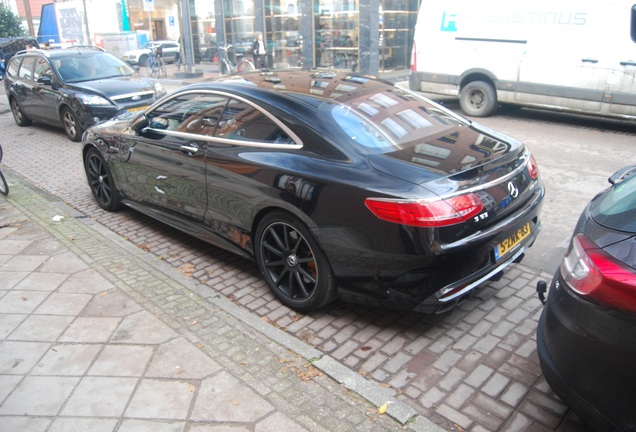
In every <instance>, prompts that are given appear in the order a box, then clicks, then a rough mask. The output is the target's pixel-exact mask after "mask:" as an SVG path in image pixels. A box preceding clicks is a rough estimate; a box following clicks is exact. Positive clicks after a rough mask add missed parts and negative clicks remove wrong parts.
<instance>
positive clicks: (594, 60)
mask: <svg viewBox="0 0 636 432" xmlns="http://www.w3.org/2000/svg"><path fill="white" fill-rule="evenodd" d="M581 61H582V62H583V63H594V64H596V63H598V60H596V59H591V58H584V59H581Z"/></svg>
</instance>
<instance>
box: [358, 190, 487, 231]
mask: <svg viewBox="0 0 636 432" xmlns="http://www.w3.org/2000/svg"><path fill="white" fill-rule="evenodd" d="M365 204H366V205H367V207H368V208H369V210H371V211H372V212H373V214H374V215H376V216H377V217H378V218H380V219H382V220H385V221H388V222H394V223H399V224H403V225H410V226H417V227H443V226H448V225H454V224H457V223H460V222H464V221H466V220H468V219H470V218H471V217H473V216H475V215H476V214H478V213H479V212H481V211H482V210H483V208H484V204H483V203H482V202H481V200H480V199H479V197H477V195H475V194H472V193H470V194H466V195H459V196H456V197H451V198H446V199H437V200H433V201H399V200H388V199H381V198H367V199H366V200H365Z"/></svg>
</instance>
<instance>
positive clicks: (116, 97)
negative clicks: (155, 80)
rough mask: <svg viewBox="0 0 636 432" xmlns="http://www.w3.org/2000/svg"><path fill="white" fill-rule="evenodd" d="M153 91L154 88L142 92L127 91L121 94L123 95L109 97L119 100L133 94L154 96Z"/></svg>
mask: <svg viewBox="0 0 636 432" xmlns="http://www.w3.org/2000/svg"><path fill="white" fill-rule="evenodd" d="M154 94H155V92H154V90H149V91H144V92H136V93H128V94H123V95H117V96H113V97H111V99H112V100H115V101H116V100H120V99H127V98H130V97H133V96H145V95H151V96H154Z"/></svg>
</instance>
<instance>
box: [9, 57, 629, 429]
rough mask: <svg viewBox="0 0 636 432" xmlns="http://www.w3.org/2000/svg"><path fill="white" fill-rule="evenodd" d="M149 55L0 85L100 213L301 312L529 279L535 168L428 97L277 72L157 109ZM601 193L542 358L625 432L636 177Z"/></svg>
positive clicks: (409, 302)
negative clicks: (224, 257)
mask: <svg viewBox="0 0 636 432" xmlns="http://www.w3.org/2000/svg"><path fill="white" fill-rule="evenodd" d="M145 49H152V47H145V48H144V50H145ZM177 50H178V48H177ZM168 53H170V51H167V47H165V49H164V50H163V56H164V58H166V56H167V55H169V54H168ZM146 54H147V53H146V52H145V51H143V50H139V51H138V52H136V53H128V54H127V55H125V56H124V58H125V60H126V62H127V63H128V64H127V63H126V62H123V61H121V60H119V59H117V58H116V57H114V56H113V55H111V54H109V53H107V52H104V51H103V50H101V49H96V48H87V47H75V48H69V49H60V50H53V51H41V50H29V51H23V52H20V53H17V54H16V55H14V56H13V58H12V59H11V61H10V62H9V63H8V65H7V78H6V80H5V88H6V93H7V97H8V99H9V103H10V105H11V110H12V113H13V116H14V119H15V122H16V123H17V124H18V125H19V126H27V125H29V124H30V123H31V122H32V121H34V120H35V121H40V122H43V123H47V124H53V125H58V126H62V127H63V128H64V130H65V132H66V133H67V135H68V136H69V138H71V139H72V140H74V141H79V140H82V141H83V158H84V166H85V171H86V176H87V181H88V185H89V187H90V190H91V192H92V194H93V196H94V198H95V200H96V202H97V203H98V205H99V206H101V207H102V208H103V209H105V210H107V211H116V210H118V209H119V208H121V207H122V206H124V205H125V206H128V207H131V208H134V209H136V210H138V211H140V212H143V213H145V214H148V215H150V216H152V217H154V218H156V219H158V220H161V221H163V222H164V223H166V224H169V225H171V226H174V227H176V228H178V229H181V230H183V231H185V232H187V233H189V234H191V235H193V236H196V237H198V238H201V239H203V240H205V241H207V242H209V243H211V244H214V245H217V246H219V247H222V248H225V249H227V250H229V251H231V252H234V253H236V254H239V255H241V256H244V257H247V258H249V259H252V260H254V261H255V262H256V265H257V266H258V268H259V269H260V271H261V273H262V275H263V278H264V280H265V282H266V283H267V285H268V286H269V287H270V288H271V290H272V291H273V292H274V293H275V294H276V296H277V297H278V298H279V299H280V301H281V302H283V303H284V304H286V305H287V306H289V307H291V308H294V309H296V310H298V311H302V312H307V311H313V310H316V309H318V308H320V307H323V306H325V305H327V304H328V303H330V302H331V301H332V300H334V299H335V298H338V297H339V298H341V299H344V300H347V301H352V302H358V303H364V304H369V305H374V306H379V307H390V308H396V309H406V310H414V311H421V312H433V313H441V312H445V311H447V310H450V309H452V307H453V306H454V305H455V304H457V303H458V302H460V301H461V299H462V298H463V297H465V296H467V295H470V294H471V292H472V291H473V290H474V289H475V288H477V287H479V286H480V285H481V284H483V283H484V282H486V281H488V280H491V279H493V278H497V277H498V276H499V275H500V273H501V272H502V271H503V270H504V269H505V268H506V267H507V266H509V265H510V264H512V263H516V262H519V261H521V259H522V258H523V256H524V254H525V252H526V251H527V249H528V248H529V247H530V246H531V245H532V243H533V242H534V240H535V239H536V237H537V235H538V234H539V232H540V230H541V220H540V212H541V206H542V200H543V197H544V194H545V190H544V187H543V185H542V183H541V181H540V177H539V170H538V167H537V163H536V161H535V160H534V158H533V156H532V154H531V152H530V150H529V149H528V148H527V147H526V146H525V145H524V144H523V143H521V142H519V141H517V140H515V139H513V138H511V137H508V136H505V135H503V134H501V133H499V132H496V131H493V130H490V129H488V128H486V127H484V126H481V125H479V124H477V123H474V122H472V121H470V120H468V119H465V118H463V117H460V116H458V115H456V114H455V113H453V112H451V111H449V110H447V109H445V108H444V107H441V106H439V105H437V104H435V103H434V102H432V101H430V100H427V99H425V98H423V97H421V96H420V95H419V94H417V93H413V92H410V91H408V90H404V89H400V88H398V87H396V86H394V85H392V84H389V83H386V82H382V81H379V80H375V79H372V78H369V77H363V76H355V75H351V74H342V73H331V72H330V73H324V72H322V73H318V72H310V71H280V72H252V73H248V74H242V75H240V76H235V77H224V78H217V79H214V80H209V81H205V82H202V83H200V84H195V85H190V86H186V87H183V88H182V89H180V90H178V91H177V92H174V93H172V94H171V95H168V96H165V91H164V90H163V88H162V87H161V85H160V84H158V83H156V82H153V81H150V80H147V79H144V78H140V77H139V76H137V75H136V74H135V72H134V70H133V69H132V68H131V67H130V65H131V64H140V63H142V64H143V62H144V60H145V59H144V55H146ZM82 138H83V139H82ZM609 180H610V183H611V186H610V187H609V188H608V189H607V190H605V191H603V192H601V193H600V194H599V195H598V196H597V197H596V198H594V199H593V200H592V202H591V203H590V204H589V205H588V206H587V208H586V209H585V211H584V212H583V214H582V215H581V218H580V220H579V222H578V224H577V226H576V228H575V230H574V233H573V236H572V239H571V243H570V247H569V249H568V252H567V254H566V255H565V257H564V258H563V262H562V264H561V266H560V268H559V270H558V271H557V273H556V274H555V276H554V279H553V280H552V283H551V284H550V292H549V295H548V299H547V302H546V306H545V309H544V311H543V314H542V316H541V318H540V321H539V324H538V329H537V345H538V353H539V358H540V361H541V367H542V370H543V372H544V375H545V378H546V380H547V381H548V383H549V384H550V386H551V387H552V388H553V389H554V391H555V392H556V393H557V394H558V395H559V396H560V397H561V398H562V399H563V400H564V401H565V402H566V403H567V404H568V405H570V406H571V407H572V408H573V409H574V410H575V411H576V412H577V413H579V414H580V416H581V417H582V418H583V419H584V420H585V421H586V422H588V423H589V424H590V425H591V426H592V427H594V428H597V429H598V430H603V431H605V430H616V431H629V430H636V411H634V410H633V409H632V406H631V400H632V399H633V398H632V393H633V390H632V389H633V388H634V386H636V373H634V372H633V368H632V365H631V363H632V360H633V359H634V358H636V338H634V336H633V334H634V332H635V330H636V166H629V167H627V168H625V169H623V170H621V171H619V172H617V173H615V174H614V175H613V176H611V177H610V179H609ZM544 285H545V284H542V285H540V286H539V288H538V290H539V291H540V292H539V294H540V296H543V291H542V290H543V289H544Z"/></svg>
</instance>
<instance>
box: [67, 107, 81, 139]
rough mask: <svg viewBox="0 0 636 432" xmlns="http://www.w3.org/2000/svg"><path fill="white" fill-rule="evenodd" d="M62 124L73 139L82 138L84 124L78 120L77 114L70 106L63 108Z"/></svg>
mask: <svg viewBox="0 0 636 432" xmlns="http://www.w3.org/2000/svg"><path fill="white" fill-rule="evenodd" d="M62 124H63V125H64V131H65V132H66V135H68V137H69V138H70V139H71V141H75V142H77V141H80V140H81V139H82V133H83V132H84V131H83V130H82V126H80V124H79V120H77V116H76V115H75V113H74V112H73V110H71V109H70V108H64V109H63V110H62Z"/></svg>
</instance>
